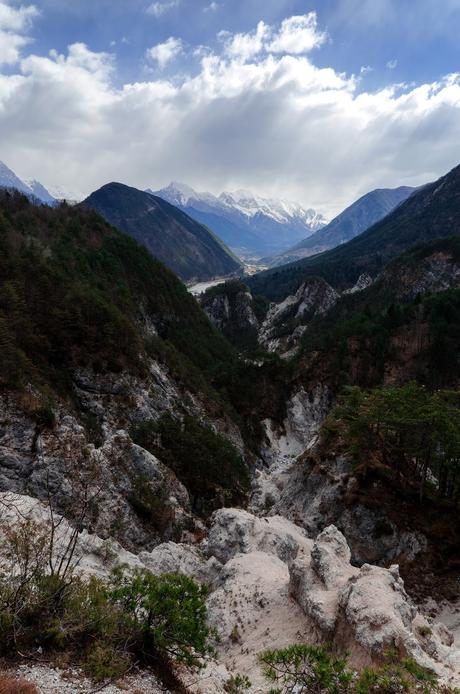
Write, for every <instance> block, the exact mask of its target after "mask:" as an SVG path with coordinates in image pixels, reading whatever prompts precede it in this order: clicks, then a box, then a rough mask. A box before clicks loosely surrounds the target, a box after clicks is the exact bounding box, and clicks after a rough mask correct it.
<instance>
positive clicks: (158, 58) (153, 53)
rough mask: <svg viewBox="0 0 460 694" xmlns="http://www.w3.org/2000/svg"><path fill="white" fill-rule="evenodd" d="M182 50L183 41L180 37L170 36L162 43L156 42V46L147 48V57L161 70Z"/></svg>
mask: <svg viewBox="0 0 460 694" xmlns="http://www.w3.org/2000/svg"><path fill="white" fill-rule="evenodd" d="M182 51H183V43H182V41H181V39H176V38H174V36H170V37H169V39H167V40H166V41H165V42H164V43H158V44H157V45H156V46H153V47H152V48H149V49H148V50H147V53H146V55H147V58H148V59H149V60H152V61H153V62H155V63H157V65H158V67H159V68H160V69H161V70H162V69H163V68H164V67H166V65H167V64H168V63H170V62H171V61H172V60H174V58H177V56H179V55H180V54H181V53H182Z"/></svg>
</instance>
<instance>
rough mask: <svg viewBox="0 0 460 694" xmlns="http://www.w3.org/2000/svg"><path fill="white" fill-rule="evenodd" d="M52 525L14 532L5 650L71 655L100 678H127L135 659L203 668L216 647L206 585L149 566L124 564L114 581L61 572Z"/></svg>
mask: <svg viewBox="0 0 460 694" xmlns="http://www.w3.org/2000/svg"><path fill="white" fill-rule="evenodd" d="M51 527H52V526H48V525H47V524H37V523H34V522H33V521H30V520H24V521H21V522H18V523H17V526H16V527H15V528H13V529H12V530H10V532H9V534H8V533H7V534H6V540H5V542H4V547H3V552H2V556H3V557H4V562H3V564H2V571H1V573H0V647H1V653H0V655H3V656H7V657H8V656H15V655H17V654H18V653H19V654H21V655H23V654H27V653H30V652H35V651H36V649H37V648H41V649H42V650H43V651H44V652H45V653H46V654H48V655H53V654H54V655H56V654H65V655H66V656H67V657H68V658H71V659H73V660H74V661H76V662H79V663H80V664H81V665H82V667H83V669H84V670H85V672H87V674H88V675H90V676H91V677H92V678H93V679H95V680H98V681H101V680H106V679H113V678H116V677H119V676H121V675H123V674H124V673H125V672H126V671H127V670H129V669H130V668H131V667H132V663H133V662H134V661H136V662H139V663H151V664H152V665H157V666H158V667H160V666H161V668H162V670H163V671H164V670H165V669H166V670H168V668H170V667H171V663H173V662H182V663H185V664H186V665H187V666H190V667H193V666H199V664H200V658H201V657H202V656H205V655H206V654H208V653H210V652H211V648H210V646H209V643H208V642H209V640H210V636H211V633H210V630H209V628H208V626H207V623H206V606H205V601H204V599H205V596H206V588H205V587H203V586H201V585H199V584H198V583H196V582H195V581H193V580H192V579H191V578H187V577H185V576H179V575H176V574H167V575H164V576H154V575H153V574H151V573H150V572H149V571H147V570H143V571H127V570H126V569H124V568H118V569H117V570H116V571H114V572H113V575H112V576H111V578H110V580H109V581H108V582H103V581H102V580H100V579H98V578H96V577H91V578H90V579H89V580H84V579H83V578H81V577H77V576H76V575H75V573H74V572H73V571H65V572H63V571H61V572H60V573H59V572H56V571H55V570H54V566H55V564H54V563H53V562H51V564H50V562H49V559H50V556H51V555H50V554H49V547H50V537H49V536H48V534H47V533H49V532H50V528H51ZM53 527H54V526H53ZM55 529H56V528H55ZM51 542H52V540H51ZM0 691H1V690H0Z"/></svg>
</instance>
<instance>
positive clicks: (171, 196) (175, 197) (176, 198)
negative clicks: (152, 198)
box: [146, 181, 199, 207]
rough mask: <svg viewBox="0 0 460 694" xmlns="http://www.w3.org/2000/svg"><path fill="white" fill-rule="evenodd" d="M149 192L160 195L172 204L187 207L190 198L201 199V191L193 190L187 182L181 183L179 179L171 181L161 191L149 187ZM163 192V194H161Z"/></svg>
mask: <svg viewBox="0 0 460 694" xmlns="http://www.w3.org/2000/svg"><path fill="white" fill-rule="evenodd" d="M146 192H147V193H152V195H158V197H160V198H163V200H166V201H167V202H170V203H171V205H178V206H182V207H185V206H186V205H188V203H189V200H193V199H199V193H196V191H194V190H193V188H191V187H190V186H188V185H187V184H186V183H179V182H178V181H171V183H170V184H169V186H167V187H166V188H163V189H162V190H161V191H157V192H154V191H153V190H152V189H151V188H147V191H146ZM159 193H161V195H160V194H159Z"/></svg>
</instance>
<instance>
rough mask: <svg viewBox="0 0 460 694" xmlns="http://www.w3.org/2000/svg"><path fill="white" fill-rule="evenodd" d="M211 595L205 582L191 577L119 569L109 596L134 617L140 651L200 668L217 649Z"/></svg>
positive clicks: (131, 626)
mask: <svg viewBox="0 0 460 694" xmlns="http://www.w3.org/2000/svg"><path fill="white" fill-rule="evenodd" d="M206 593H207V589H206V587H205V586H202V585H199V584H198V583H196V582H195V581H194V580H193V579H191V578H189V577H187V576H181V575H179V574H165V575H163V576H154V575H153V574H152V573H150V572H149V571H146V570H144V569H143V570H135V571H132V572H127V571H125V570H123V569H117V570H115V571H114V573H113V578H112V585H111V587H110V590H109V600H110V601H111V602H112V603H113V604H115V605H118V606H120V607H121V609H122V610H123V612H124V614H126V615H127V616H128V619H129V628H130V629H131V630H132V635H133V641H134V643H135V648H136V649H137V650H138V651H139V652H141V653H144V654H148V653H150V654H152V655H154V656H155V655H160V656H163V657H166V658H171V659H173V660H176V661H178V662H183V663H185V664H186V665H189V666H199V664H200V663H199V659H200V657H202V656H205V655H206V654H208V653H210V652H211V648H210V647H209V645H208V640H209V637H210V630H209V628H208V626H207V624H206V606H205V602H204V599H205V596H206Z"/></svg>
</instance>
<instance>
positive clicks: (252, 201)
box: [147, 182, 326, 256]
mask: <svg viewBox="0 0 460 694" xmlns="http://www.w3.org/2000/svg"><path fill="white" fill-rule="evenodd" d="M147 192H150V193H153V194H154V195H156V196H158V197H160V198H163V199H164V200H167V201H168V202H170V203H171V204H172V205H175V206H176V207H179V208H180V209H181V210H183V211H184V212H186V213H187V214H188V215H190V217H193V219H196V220H197V221H199V222H201V223H202V224H206V225H207V226H209V227H210V228H211V229H212V230H213V231H214V232H215V233H216V234H217V235H218V236H219V237H220V238H221V239H222V240H223V241H224V242H225V243H226V244H227V245H228V246H230V247H231V248H233V249H234V250H235V251H236V252H238V254H239V255H241V256H250V255H253V254H259V255H260V254H264V255H268V254H273V253H278V252H280V251H282V250H284V249H286V248H289V247H290V246H292V245H294V244H295V243H297V242H299V241H301V240H302V239H305V238H306V237H307V236H309V235H310V234H312V233H314V232H315V231H317V230H318V229H320V228H321V227H323V226H324V225H325V224H326V219H325V218H324V217H323V216H322V215H321V214H319V213H317V212H315V210H312V209H306V208H304V207H302V205H299V204H298V203H293V202H289V201H286V200H277V199H270V198H262V197H259V196H257V195H253V194H252V193H251V192H249V191H246V190H237V191H235V192H233V193H226V192H224V193H221V195H219V196H215V195H213V194H211V193H198V192H197V191H195V190H194V189H193V188H191V187H190V186H188V185H186V184H184V183H177V182H173V183H170V185H169V186H167V187H166V188H162V189H161V190H157V191H155V192H154V191H153V190H151V189H148V191H147Z"/></svg>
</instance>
